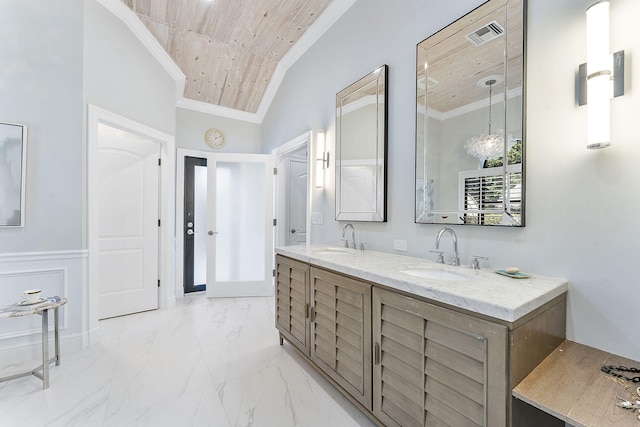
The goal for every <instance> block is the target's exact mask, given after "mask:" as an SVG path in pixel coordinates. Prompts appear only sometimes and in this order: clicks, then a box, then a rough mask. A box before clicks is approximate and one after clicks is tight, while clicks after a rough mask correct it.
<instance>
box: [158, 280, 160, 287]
mask: <svg viewBox="0 0 640 427" xmlns="http://www.w3.org/2000/svg"><path fill="white" fill-rule="evenodd" d="M158 287H160V279H158Z"/></svg>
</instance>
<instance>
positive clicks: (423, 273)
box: [400, 268, 471, 282]
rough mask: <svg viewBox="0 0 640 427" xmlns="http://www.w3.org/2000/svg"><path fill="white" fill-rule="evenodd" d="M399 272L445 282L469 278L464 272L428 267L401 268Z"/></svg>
mask: <svg viewBox="0 0 640 427" xmlns="http://www.w3.org/2000/svg"><path fill="white" fill-rule="evenodd" d="M400 272H401V273H403V274H407V275H409V276H414V277H421V278H423V279H433V280H443V281H447V282H459V281H462V280H469V279H470V278H471V277H470V276H468V275H466V274H462V273H456V272H454V271H446V270H433V269H429V268H409V269H406V270H401V271H400Z"/></svg>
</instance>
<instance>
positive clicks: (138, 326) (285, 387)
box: [0, 293, 374, 427]
mask: <svg viewBox="0 0 640 427" xmlns="http://www.w3.org/2000/svg"><path fill="white" fill-rule="evenodd" d="M61 357H62V364H61V365H60V366H57V367H56V366H52V368H51V376H50V381H51V385H50V387H49V389H47V390H42V383H41V382H40V381H39V380H38V379H36V378H35V377H33V376H32V377H26V378H20V379H17V380H13V381H9V382H5V383H0V426H2V427H13V426H16V427H18V426H19V427H30V426H82V427H92V426H105V427H111V426H114V427H121V426H153V427H155V426H160V427H162V426H171V427H178V426H215V427H226V426H266V427H271V426H273V427H288V426H323V427H324V426H334V427H342V426H373V425H374V424H373V423H372V422H371V421H370V420H369V419H368V418H367V417H366V416H365V415H364V414H362V412H360V411H359V410H358V409H357V408H356V407H355V406H354V405H353V404H351V403H350V402H349V401H348V400H347V399H346V398H344V397H343V396H342V395H341V394H340V393H339V392H338V391H337V390H335V389H334V388H333V386H332V385H331V384H330V383H329V382H328V381H327V380H325V379H324V378H323V377H322V376H321V375H320V374H318V373H317V372H315V371H314V370H313V369H312V368H311V367H310V366H308V364H306V362H304V360H303V359H302V358H301V357H300V356H299V355H298V354H297V353H296V352H295V350H293V348H291V346H290V345H289V344H288V343H286V342H285V344H284V345H283V346H280V345H279V340H278V334H277V331H276V329H275V326H274V304H273V298H272V297H271V298H224V299H207V298H206V297H205V296H204V295H203V294H202V293H200V294H192V295H189V296H187V297H185V298H184V299H182V300H180V302H178V304H177V305H176V307H174V308H169V309H163V310H156V311H151V312H146V313H140V314H134V315H130V316H123V317H118V318H114V319H108V320H103V321H100V326H99V330H98V339H97V340H96V343H95V344H92V345H91V346H89V347H88V348H85V349H83V350H81V351H78V352H75V353H69V352H66V351H65V349H64V341H63V343H62V356H61ZM30 363H31V365H27V366H24V367H22V366H14V367H12V368H14V369H19V370H22V369H28V368H29V367H30V366H33V363H34V362H30Z"/></svg>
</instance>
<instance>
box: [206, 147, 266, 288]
mask: <svg viewBox="0 0 640 427" xmlns="http://www.w3.org/2000/svg"><path fill="white" fill-rule="evenodd" d="M206 239H207V243H206V245H207V274H206V277H207V287H206V292H207V296H208V297H236V296H270V295H273V157H272V156H271V155H262V154H215V153H212V154H208V155H207V231H206Z"/></svg>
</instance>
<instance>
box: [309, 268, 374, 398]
mask: <svg viewBox="0 0 640 427" xmlns="http://www.w3.org/2000/svg"><path fill="white" fill-rule="evenodd" d="M310 291H311V295H310V296H311V307H312V312H311V359H312V360H313V361H314V362H315V363H316V364H317V365H318V366H319V367H320V368H321V369H322V370H323V371H324V372H325V373H326V374H327V375H329V376H330V377H331V378H332V379H333V380H334V381H335V382H337V383H338V384H339V385H340V386H341V387H342V388H343V389H345V391H347V393H349V394H350V395H351V396H352V397H353V398H355V399H356V400H358V402H360V403H361V404H362V405H363V406H365V407H366V408H367V409H369V410H371V408H372V402H371V285H370V284H367V283H364V282H361V281H358V280H355V279H351V278H348V277H345V276H342V275H339V274H335V273H331V272H329V271H325V270H321V269H317V268H314V267H311V271H310Z"/></svg>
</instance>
